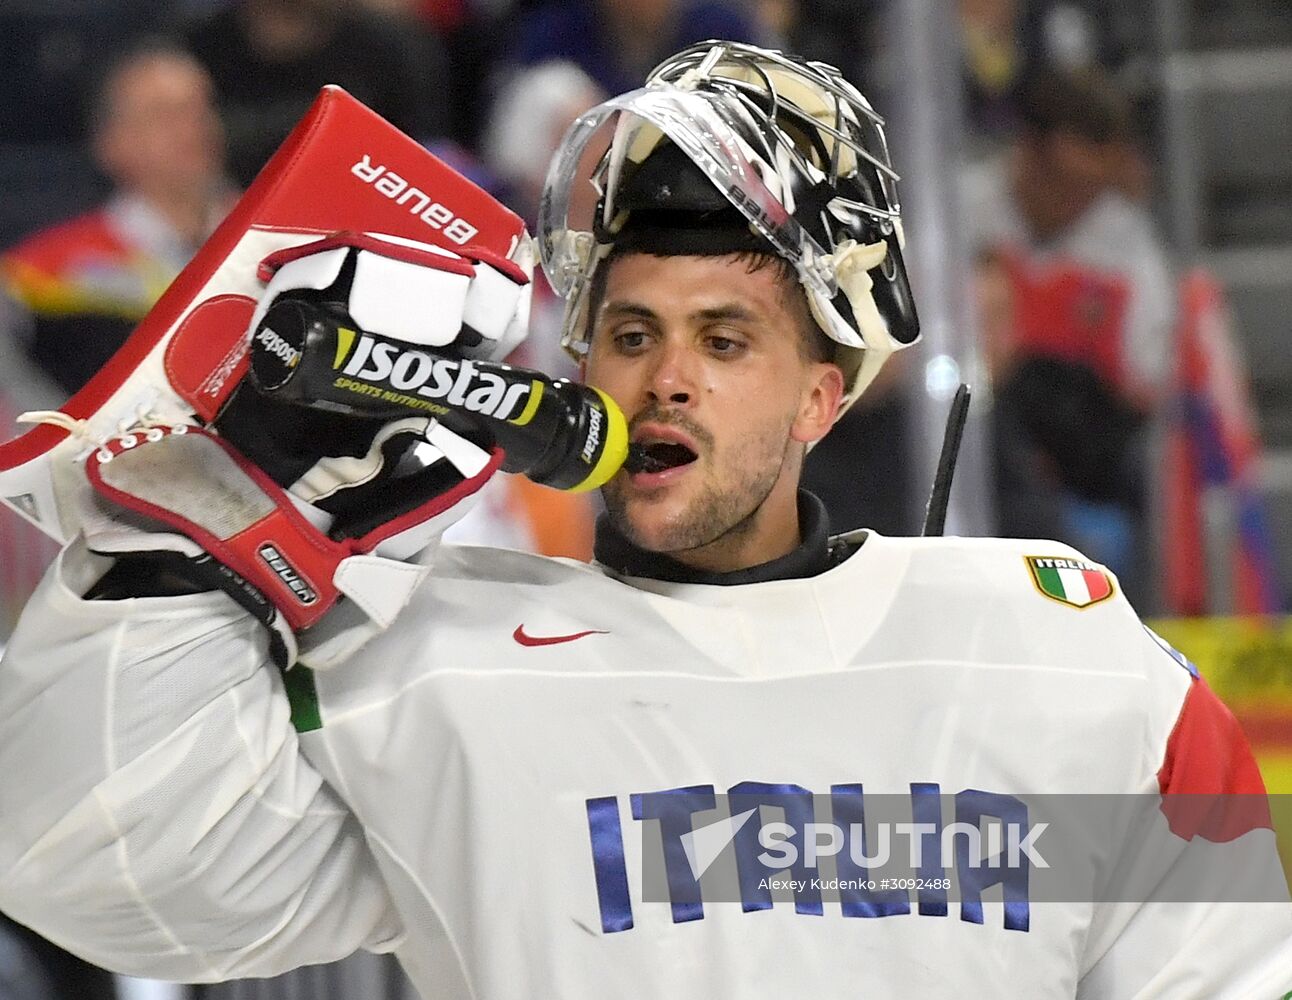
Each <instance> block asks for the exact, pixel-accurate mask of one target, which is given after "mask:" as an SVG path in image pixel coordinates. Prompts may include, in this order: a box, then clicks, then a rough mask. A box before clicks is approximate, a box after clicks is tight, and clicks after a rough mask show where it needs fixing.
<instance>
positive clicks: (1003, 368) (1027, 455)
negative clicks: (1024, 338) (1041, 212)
mask: <svg viewBox="0 0 1292 1000" xmlns="http://www.w3.org/2000/svg"><path fill="white" fill-rule="evenodd" d="M972 291H973V304H974V309H975V312H976V314H977V321H978V322H977V325H978V337H979V344H980V346H981V348H982V359H983V363H984V364H985V365H986V368H987V373H988V376H989V377H990V379H991V384H992V385H993V386H994V387H995V390H996V393H995V396H994V399H993V405H992V411H991V422H990V428H991V429H990V436H991V463H992V464H991V470H992V475H993V479H994V481H995V485H996V496H995V500H996V505H995V506H996V518H997V523H996V533H997V534H998V535H1003V536H1005V537H1009V538H1059V537H1061V536H1062V535H1063V534H1064V522H1063V517H1062V512H1061V511H1062V507H1061V500H1060V494H1061V491H1062V483H1063V481H1062V477H1061V475H1060V470H1058V469H1057V468H1056V467H1055V464H1054V459H1053V458H1052V457H1051V456H1050V455H1049V454H1048V453H1047V451H1046V450H1045V449H1044V448H1043V447H1042V446H1041V445H1040V444H1039V443H1038V441H1037V435H1036V434H1035V433H1033V431H1032V430H1031V428H1030V427H1029V422H1028V420H1027V416H1028V414H1027V410H1026V406H1025V403H1026V400H1025V399H1020V398H1019V394H1018V392H1017V391H1016V390H1017V389H1018V388H1019V387H1020V386H1025V385H1027V384H1028V382H1029V380H1028V379H1027V378H1025V377H1024V378H1019V379H1015V378H1014V376H1015V374H1016V372H1017V370H1018V365H1019V362H1020V360H1021V359H1020V356H1019V353H1018V352H1017V351H1016V350H1015V338H1016V333H1015V325H1014V311H1015V308H1016V301H1015V296H1014V287H1013V284H1012V282H1011V280H1010V274H1009V271H1008V269H1007V268H1006V266H1005V262H1004V261H1003V260H1002V258H1001V257H1000V256H999V255H997V254H993V253H990V252H987V253H983V254H982V255H980V257H979V258H978V260H977V261H976V262H975V266H974V271H973V289H972Z"/></svg>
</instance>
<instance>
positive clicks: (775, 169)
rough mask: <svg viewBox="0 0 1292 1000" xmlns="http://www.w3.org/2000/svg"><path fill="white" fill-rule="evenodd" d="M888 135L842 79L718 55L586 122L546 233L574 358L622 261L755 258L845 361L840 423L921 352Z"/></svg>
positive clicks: (737, 52) (687, 63) (718, 45)
mask: <svg viewBox="0 0 1292 1000" xmlns="http://www.w3.org/2000/svg"><path fill="white" fill-rule="evenodd" d="M883 126H884V123H883V119H881V118H880V117H879V115H877V114H876V113H875V112H874V110H873V109H872V108H871V106H870V103H869V102H868V101H867V100H866V98H865V97H863V96H862V95H861V94H860V93H859V92H858V91H857V90H856V89H855V88H854V87H853V86H852V85H851V84H849V83H848V82H847V81H846V80H845V79H844V78H843V77H842V76H841V75H840V73H839V71H838V70H836V69H834V68H833V67H831V66H827V65H825V64H824V63H817V62H807V61H805V60H802V59H799V58H797V57H794V56H789V55H785V54H783V53H780V52H776V51H772V50H770V49H762V48H758V47H756V46H753V45H745V44H742V43H737V42H718V41H710V42H701V43H700V44H698V45H693V46H691V47H690V48H687V49H684V50H683V51H681V52H679V53H677V54H676V55H674V56H672V57H671V58H669V59H666V60H665V61H664V62H662V63H661V64H660V65H659V66H657V67H656V68H655V69H654V70H653V71H652V72H651V74H650V76H649V77H647V80H646V86H644V87H642V88H641V89H639V90H634V91H631V92H629V93H627V94H623V95H621V96H619V97H615V98H613V99H611V100H609V101H606V102H605V103H603V104H600V105H598V106H597V107H595V108H593V109H592V110H591V111H589V112H587V113H586V114H584V115H582V116H581V117H579V118H578V119H577V120H576V121H575V122H574V124H573V125H572V126H570V129H569V131H568V132H567V133H566V135H565V139H564V140H563V142H562V145H561V147H560V149H559V150H558V153H557V155H556V157H555V159H554V160H553V162H552V166H551V169H550V170H549V172H548V176H547V185H546V188H545V190H544V192H543V200H542V205H541V207H540V212H539V220H538V239H539V248H540V252H541V254H542V258H543V267H544V269H545V270H546V272H547V277H548V281H549V282H550V283H551V285H552V287H553V289H555V291H556V292H557V294H559V295H561V296H563V297H564V298H565V299H566V314H565V325H564V335H563V337H562V341H561V342H562V344H563V346H565V348H566V349H567V350H568V351H570V352H571V353H572V354H573V355H574V356H575V357H576V358H579V357H581V356H582V355H583V354H584V353H586V351H587V347H588V343H587V342H588V336H589V324H588V317H587V315H586V313H587V307H588V294H589V289H590V287H591V284H592V276H593V274H594V273H595V271H596V268H597V266H598V265H599V264H600V262H601V261H602V260H604V259H605V258H606V256H608V255H609V253H610V251H611V250H612V249H614V248H615V247H616V246H619V247H626V248H638V249H643V250H648V251H650V252H657V253H677V254H685V253H700V254H716V253H726V252H734V251H741V250H758V251H762V252H766V253H770V254H774V255H776V256H779V257H781V258H783V259H784V260H786V261H788V262H789V263H790V264H792V265H793V267H794V271H795V273H796V274H797V275H798V279H799V281H800V283H801V284H802V285H803V288H804V290H805V292H806V293H807V300H808V305H809V307H810V308H811V311H812V315H813V317H814V318H815V320H816V322H817V324H818V325H819V326H820V328H821V329H822V330H823V331H824V332H825V333H826V335H827V336H828V337H829V338H830V339H831V340H833V341H834V342H835V343H836V344H838V345H839V346H838V347H837V348H836V351H835V361H836V362H837V363H838V364H839V366H840V367H841V368H842V369H843V373H844V378H845V385H846V390H845V391H846V395H845V397H844V402H843V406H841V407H840V410H839V412H840V414H842V413H843V411H844V410H845V409H846V408H847V407H848V406H849V405H850V404H851V403H852V402H853V401H854V400H856V398H857V397H858V396H859V395H860V394H861V392H862V390H864V389H865V387H866V386H867V385H868V384H869V383H870V381H871V380H872V379H873V378H874V377H875V375H876V374H877V373H878V371H879V368H880V366H882V365H883V363H884V361H885V360H887V358H888V356H889V355H890V354H891V353H892V352H893V351H895V350H898V349H900V348H903V347H907V346H909V345H910V344H912V343H914V342H915V340H917V339H918V337H919V321H918V319H917V318H916V314H915V305H914V302H913V300H912V297H911V290H910V285H909V283H908V281H907V276H906V268H905V265H904V263H903V260H902V246H903V242H904V238H903V234H902V222H901V212H900V208H899V205H898V201H897V179H898V178H897V174H896V173H894V172H893V169H892V167H891V165H890V163H889V158H888V143H887V141H886V140H885V138H884V128H883ZM733 209H735V210H738V211H733Z"/></svg>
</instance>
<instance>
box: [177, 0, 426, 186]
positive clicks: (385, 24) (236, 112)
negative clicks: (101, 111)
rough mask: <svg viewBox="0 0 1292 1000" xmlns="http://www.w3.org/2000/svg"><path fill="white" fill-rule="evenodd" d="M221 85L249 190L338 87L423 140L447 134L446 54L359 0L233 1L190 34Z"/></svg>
mask: <svg viewBox="0 0 1292 1000" xmlns="http://www.w3.org/2000/svg"><path fill="white" fill-rule="evenodd" d="M189 44H190V46H191V47H192V49H193V51H194V53H196V55H197V57H198V58H199V59H200V60H201V61H202V62H203V63H204V64H205V65H206V67H207V69H208V70H209V71H210V73H211V76H212V78H213V79H214V80H215V88H216V93H217V94H218V97H219V102H220V110H221V113H222V115H223V116H224V122H225V126H226V128H227V130H228V134H229V158H230V164H231V166H232V169H233V173H234V176H235V177H236V178H237V180H238V181H239V182H240V183H242V184H247V183H250V181H251V179H252V178H253V177H254V176H255V175H256V173H257V172H258V171H259V170H260V168H261V167H262V166H264V164H265V162H266V161H267V160H268V159H269V157H270V156H271V155H272V154H273V152H274V150H275V149H277V148H278V146H279V144H280V143H281V142H282V141H283V139H285V138H286V137H287V133H288V132H290V131H291V129H292V126H293V125H295V124H296V122H297V121H298V120H299V119H300V117H301V116H302V115H303V114H304V113H305V111H306V109H307V108H308V107H309V105H310V103H311V102H312V101H313V100H314V97H315V96H316V95H317V93H318V91H319V89H320V88H321V87H322V86H323V85H324V84H328V83H334V84H337V85H339V86H341V87H343V88H344V89H345V90H347V91H349V92H350V93H351V94H352V95H354V96H355V97H356V98H358V99H359V100H360V101H362V102H363V103H364V104H366V105H368V107H370V108H372V109H373V110H374V111H376V112H377V113H378V114H379V115H381V116H382V117H383V118H386V119H387V120H388V121H390V122H392V123H393V124H394V125H396V126H397V127H398V128H400V129H402V130H403V131H405V132H407V133H408V134H409V135H411V136H412V137H413V138H415V139H417V140H418V141H422V142H425V141H428V140H431V139H434V138H438V137H440V136H442V135H443V134H444V133H445V130H446V127H447V123H448V115H449V112H448V104H449V97H448V92H447V74H446V69H445V56H444V51H443V48H442V47H441V46H440V44H439V43H438V41H437V39H436V37H435V35H434V34H432V33H429V32H424V31H409V30H407V28H406V27H405V26H404V25H402V24H401V23H400V22H398V21H396V20H392V19H390V18H388V17H385V16H382V15H380V14H377V13H375V12H373V11H372V10H369V9H368V8H366V7H364V6H361V5H360V4H358V3H356V2H354V0H235V2H234V3H232V4H231V5H230V6H228V7H227V8H225V9H223V10H220V11H218V12H217V13H216V14H215V15H213V16H212V17H211V18H209V19H208V20H206V21H203V22H201V23H200V24H198V25H196V26H195V27H194V28H193V29H192V30H191V31H190V33H189Z"/></svg>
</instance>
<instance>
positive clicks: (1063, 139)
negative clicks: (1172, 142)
mask: <svg viewBox="0 0 1292 1000" xmlns="http://www.w3.org/2000/svg"><path fill="white" fill-rule="evenodd" d="M1019 111H1020V118H1021V120H1022V123H1023V124H1022V129H1021V131H1020V132H1019V135H1018V137H1017V138H1016V139H1015V141H1014V143H1013V144H1012V147H1011V150H1010V155H1009V157H1008V159H1007V160H1004V161H998V162H996V163H994V164H991V165H988V166H986V167H983V168H980V169H979V170H977V171H976V172H975V174H974V175H973V176H972V177H971V179H970V183H969V191H968V192H967V196H966V198H965V201H964V203H965V205H966V207H967V208H968V210H969V213H970V217H971V226H970V231H971V233H972V235H973V239H974V242H975V244H976V246H977V247H978V248H979V252H980V253H982V252H987V253H994V254H997V255H998V259H999V260H1000V261H1001V262H1002V265H1003V268H1004V271H1005V273H1006V274H1007V276H1008V281H1009V284H1010V294H1011V296H1012V302H1013V308H1012V316H1013V323H1012V330H1011V331H1010V333H1009V335H1008V336H1007V337H1005V338H1003V339H1002V341H1001V342H1000V343H997V344H995V345H994V346H993V347H992V351H993V353H994V356H995V358H994V360H995V368H996V371H997V378H998V380H999V381H998V384H997V395H998V396H999V397H1001V398H1002V399H1005V400H1007V403H1008V405H1009V406H1011V407H1012V408H1013V411H1014V413H1015V415H1016V416H1017V417H1018V419H1019V420H1020V421H1021V423H1022V426H1023V427H1024V428H1025V429H1026V432H1027V433H1028V434H1029V435H1030V436H1031V439H1032V441H1033V443H1034V444H1035V445H1037V446H1038V447H1039V448H1040V449H1041V451H1042V452H1043V453H1044V454H1045V455H1046V457H1047V459H1048V462H1049V464H1050V466H1051V468H1052V469H1053V470H1054V472H1055V474H1056V475H1058V476H1059V478H1060V480H1061V484H1062V491H1063V493H1062V505H1063V520H1064V532H1063V534H1062V537H1063V540H1065V541H1070V542H1072V543H1073V544H1075V545H1077V546H1078V547H1079V548H1081V549H1083V550H1084V551H1086V552H1087V553H1088V554H1089V555H1091V556H1092V557H1094V558H1096V559H1098V560H1100V561H1101V562H1104V563H1106V564H1108V565H1109V566H1111V567H1112V568H1113V569H1114V570H1115V571H1116V572H1117V573H1118V574H1119V575H1120V576H1121V577H1122V582H1123V585H1124V586H1125V589H1126V590H1127V591H1128V593H1131V594H1132V596H1136V590H1137V588H1138V587H1139V586H1140V585H1141V583H1142V578H1141V577H1140V576H1139V575H1138V573H1139V571H1140V570H1141V568H1142V567H1143V566H1144V564H1145V558H1144V554H1145V551H1146V549H1145V543H1146V541H1147V539H1146V537H1145V536H1146V523H1145V517H1146V506H1147V498H1146V490H1147V487H1148V483H1147V482H1146V477H1147V469H1146V452H1145V448H1144V446H1145V440H1144V439H1145V435H1146V431H1147V429H1148V422H1149V420H1150V418H1151V417H1153V416H1154V414H1155V410H1156V407H1157V405H1158V403H1159V401H1160V400H1161V399H1162V397H1163V395H1164V392H1165V389H1166V383H1167V380H1168V378H1169V376H1170V361H1171V355H1172V327H1173V321H1174V285H1173V279H1172V275H1171V268H1170V264H1169V262H1168V259H1167V255H1166V253H1165V251H1164V249H1163V248H1162V246H1161V244H1160V242H1159V240H1158V238H1157V235H1156V233H1155V232H1154V230H1153V226H1152V224H1151V221H1150V219H1149V216H1148V212H1147V210H1146V209H1145V208H1144V206H1143V205H1141V204H1139V203H1137V202H1135V201H1133V200H1131V199H1130V198H1128V197H1127V195H1126V189H1127V187H1128V186H1129V185H1130V182H1129V181H1128V168H1127V163H1128V161H1129V159H1130V157H1131V154H1130V153H1129V152H1128V151H1129V150H1130V149H1131V148H1132V147H1133V128H1132V123H1131V115H1130V110H1129V107H1128V105H1127V104H1126V102H1125V101H1124V99H1123V98H1122V96H1121V95H1120V93H1119V92H1118V91H1117V90H1116V89H1115V88H1114V87H1113V86H1112V84H1111V83H1110V82H1109V81H1108V80H1107V79H1106V78H1105V77H1104V76H1103V74H1102V73H1100V72H1098V71H1096V70H1081V71H1060V70H1044V71H1038V72H1036V73H1035V74H1034V75H1033V76H1032V78H1031V79H1030V81H1029V83H1028V85H1027V86H1026V87H1025V88H1024V90H1023V94H1022V98H1021V100H1020V104H1019ZM1002 530H1003V531H1004V532H1006V533H1011V526H1009V525H1002Z"/></svg>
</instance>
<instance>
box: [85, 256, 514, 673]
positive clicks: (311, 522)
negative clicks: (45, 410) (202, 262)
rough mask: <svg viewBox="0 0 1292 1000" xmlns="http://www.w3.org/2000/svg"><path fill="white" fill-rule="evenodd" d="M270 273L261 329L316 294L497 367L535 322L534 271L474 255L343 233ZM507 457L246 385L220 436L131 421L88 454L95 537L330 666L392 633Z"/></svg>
mask: <svg viewBox="0 0 1292 1000" xmlns="http://www.w3.org/2000/svg"><path fill="white" fill-rule="evenodd" d="M262 278H267V279H269V284H268V287H267V288H266V290H265V293H264V295H263V296H262V299H261V301H260V304H259V306H258V308H257V310H256V313H255V317H254V318H253V321H252V324H251V329H252V330H254V329H255V328H256V326H257V324H258V322H259V320H260V318H261V317H262V316H263V315H264V312H265V311H266V310H267V309H268V307H269V306H270V305H271V304H272V302H273V301H274V300H276V299H277V298H279V297H280V296H287V295H292V296H302V295H309V296H314V297H315V299H316V300H317V301H320V302H322V303H325V304H326V305H327V306H328V307H329V308H332V309H337V310H340V311H341V312H342V313H343V314H345V315H347V316H348V317H350V318H351V319H352V320H353V321H354V323H355V324H356V325H357V326H359V327H360V328H365V329H373V330H374V331H375V332H379V333H383V334H384V335H386V336H389V337H395V338H398V339H402V340H406V341H408V342H410V343H415V344H421V345H428V346H429V345H433V346H435V347H436V348H437V349H440V350H449V351H457V350H459V345H461V346H460V349H461V351H462V352H463V353H467V352H470V353H471V354H473V356H476V357H490V358H492V357H498V356H500V354H501V353H505V352H506V351H509V350H510V349H511V347H512V346H514V344H515V343H516V342H517V341H518V340H519V338H520V337H521V336H523V333H524V329H525V325H526V319H527V306H528V287H527V283H528V274H527V273H526V271H525V269H524V268H523V267H522V266H519V265H517V264H515V263H513V262H512V261H507V260H499V259H497V258H496V257H493V256H491V255H489V254H487V253H485V252H483V251H482V252H479V253H474V252H473V251H472V249H471V248H470V247H466V248H463V252H462V253H461V254H455V253H452V252H449V251H446V250H443V249H441V248H438V247H430V246H427V245H419V244H415V243H412V242H411V241H407V240H391V239H383V238H380V237H374V236H367V235H356V234H336V235H335V236H332V237H328V238H327V239H325V240H321V241H318V242H317V243H315V244H308V245H306V246H303V247H296V248H292V249H290V250H286V251H280V252H278V253H275V254H272V255H271V256H270V257H269V258H267V259H266V261H265V262H264V263H263V265H262ZM360 317H362V322H361V321H360ZM501 461H502V453H501V451H500V450H499V449H498V448H496V447H493V446H492V443H491V442H490V441H489V440H488V438H487V437H485V436H482V435H480V434H477V433H475V432H474V430H473V428H471V427H470V426H464V425H462V424H455V426H454V427H453V428H450V427H449V426H447V425H445V424H444V423H441V422H438V421H436V420H433V419H430V418H424V417H406V418H403V419H399V420H393V421H391V420H386V419H384V418H373V417H364V416H356V415H353V414H339V413H332V412H327V411H326V410H322V411H320V410H316V409H308V408H304V407H300V406H294V405H291V404H285V403H281V402H278V401H276V400H273V399H270V398H268V397H266V396H264V395H262V394H260V393H259V392H258V391H257V389H256V387H255V385H254V383H253V381H252V379H250V378H249V377H246V376H244V377H243V378H242V380H241V381H240V382H239V383H238V384H237V385H236V386H235V387H234V388H233V389H232V391H231V392H230V393H229V395H228V396H227V398H226V400H225V402H224V404H223V406H222V407H221V408H220V411H219V413H217V414H216V416H215V419H214V420H213V421H212V424H211V426H210V427H206V428H204V427H199V426H195V425H186V424H180V425H171V426H138V427H133V428H130V429H128V430H127V432H125V433H123V434H121V435H119V436H117V437H114V438H112V439H109V440H108V441H106V442H103V443H102V444H101V445H100V446H99V447H98V448H96V449H94V450H93V451H92V452H91V453H90V454H89V455H88V456H87V458H86V461H85V470H86V475H87V478H88V480H89V483H90V485H91V487H92V488H93V490H94V491H95V493H96V494H97V495H98V496H99V497H100V498H102V500H104V501H107V503H106V504H101V509H100V511H99V514H98V515H96V516H91V517H89V518H87V520H86V524H85V532H86V538H87V543H88V545H89V547H90V549H91V550H92V551H96V552H99V553H102V554H108V555H114V556H117V557H118V558H122V559H125V558H132V559H135V560H149V559H151V560H156V561H157V565H158V566H161V567H164V568H165V569H166V570H167V571H169V572H172V573H176V574H178V575H180V576H181V577H183V578H185V579H187V580H188V581H190V582H192V583H193V584H194V585H195V586H199V587H204V588H213V587H218V588H220V589H223V590H225V591H226V592H227V593H229V594H230V595H231V596H232V597H234V599H235V600H237V601H238V602H239V603H240V604H242V605H243V606H244V607H246V608H247V609H248V610H250V611H252V612H253V613H255V614H256V615H257V616H258V617H259V618H260V620H261V621H262V622H264V624H265V625H266V626H268V627H269V629H270V631H271V650H272V652H273V653H274V656H275V659H277V660H278V661H279V662H280V663H282V664H283V665H290V664H291V663H294V662H296V661H297V660H299V661H300V662H302V663H304V664H306V665H307V666H310V667H312V668H315V669H321V668H327V667H331V666H335V665H336V664H338V663H340V662H342V661H343V660H344V659H345V658H347V657H348V656H350V655H351V654H352V653H353V652H354V651H355V650H357V649H358V648H359V647H360V646H361V645H362V644H363V643H364V642H366V641H368V640H369V639H370V638H371V637H372V636H374V635H376V634H377V633H379V632H380V631H382V630H384V629H386V628H388V627H389V626H390V624H391V623H392V622H393V621H394V620H395V617H396V616H397V615H398V613H399V611H400V610H401V609H402V608H403V607H404V606H405V605H406V604H407V603H408V601H409V599H410V598H411V596H412V594H413V591H414V590H415V589H416V587H417V585H418V584H419V583H420V582H421V581H422V580H423V579H424V578H425V576H426V575H427V573H428V566H427V563H428V556H429V554H430V550H431V549H432V548H433V546H434V544H435V543H436V541H437V540H438V538H439V536H440V534H442V532H443V531H444V530H445V528H447V527H448V526H449V525H450V524H452V523H453V522H455V521H457V520H459V519H460V518H461V517H462V516H463V515H464V514H465V513H466V512H467V511H468V510H469V509H470V507H471V506H472V504H473V503H474V499H475V495H476V493H477V492H478V491H479V489H480V488H481V487H482V486H483V485H484V484H485V482H487V481H488V479H489V478H490V477H491V476H492V475H493V473H494V472H496V471H497V469H498V467H499V465H500V464H501Z"/></svg>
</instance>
